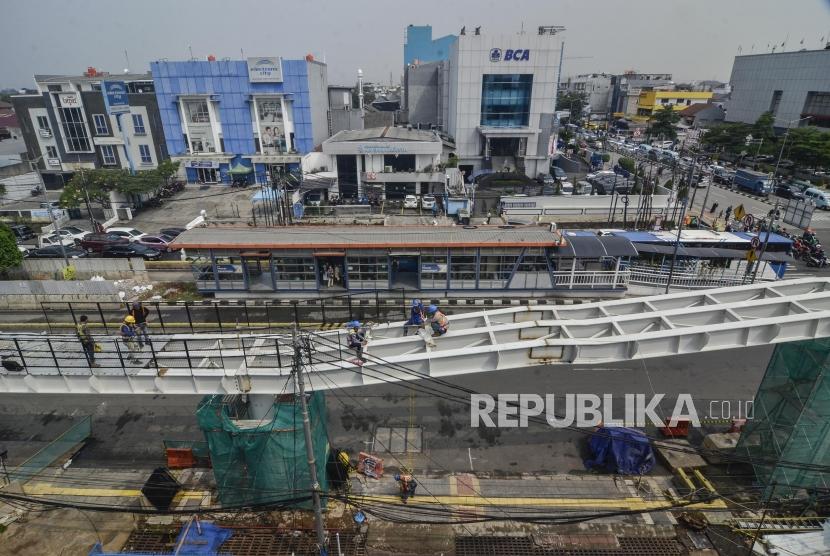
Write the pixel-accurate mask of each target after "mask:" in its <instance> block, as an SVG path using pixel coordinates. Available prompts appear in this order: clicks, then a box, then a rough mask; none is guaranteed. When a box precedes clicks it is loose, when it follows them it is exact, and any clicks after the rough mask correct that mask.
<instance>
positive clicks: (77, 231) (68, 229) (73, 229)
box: [58, 226, 92, 241]
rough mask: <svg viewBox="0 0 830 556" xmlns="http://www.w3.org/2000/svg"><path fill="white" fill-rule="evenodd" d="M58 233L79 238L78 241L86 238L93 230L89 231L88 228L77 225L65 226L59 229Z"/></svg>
mask: <svg viewBox="0 0 830 556" xmlns="http://www.w3.org/2000/svg"><path fill="white" fill-rule="evenodd" d="M58 233H59V234H60V235H62V236H63V237H69V238H72V239H77V240H78V241H80V240H82V239H84V237H86V236H88V235H89V234H91V233H92V232H88V231H86V230H82V229H81V228H78V227H77V226H65V227H63V228H61V229H60V230H58Z"/></svg>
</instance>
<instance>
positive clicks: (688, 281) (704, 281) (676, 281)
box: [627, 265, 752, 290]
mask: <svg viewBox="0 0 830 556" xmlns="http://www.w3.org/2000/svg"><path fill="white" fill-rule="evenodd" d="M627 271H628V273H629V279H628V283H629V284H631V285H637V286H665V285H666V284H668V282H669V273H668V271H666V270H663V269H662V268H661V267H650V266H644V265H632V266H629V267H628V269H627ZM751 283H752V277H751V276H747V275H746V274H744V273H741V274H737V273H733V274H718V273H717V272H716V271H711V272H700V271H698V272H689V271H682V270H681V271H680V272H677V271H675V272H674V274H673V275H672V279H671V286H672V287H673V288H680V289H688V290H693V289H704V288H723V287H728V286H741V285H744V284H751Z"/></svg>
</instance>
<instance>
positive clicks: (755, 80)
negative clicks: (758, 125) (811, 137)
mask: <svg viewBox="0 0 830 556" xmlns="http://www.w3.org/2000/svg"><path fill="white" fill-rule="evenodd" d="M729 81H730V84H731V85H732V95H731V96H730V99H729V101H728V102H727V103H726V120H727V121H730V122H744V123H747V124H751V123H755V120H757V119H758V117H759V116H760V115H761V114H763V113H764V112H767V111H768V110H769V109H770V106H771V103H772V96H773V93H774V91H782V95H781V102H780V103H779V105H778V110H777V112H776V113H775V117H776V118H778V120H777V121H776V122H775V126H776V127H781V128H784V127H787V122H788V121H791V120H797V119H799V118H801V113H802V110H803V109H804V101H805V100H806V99H807V92H808V91H822V92H830V50H811V51H805V52H781V53H779V54H755V55H750V56H736V57H735V61H734V62H733V65H732V77H731V78H730V79H729ZM796 125H797V124H795V123H793V127H796Z"/></svg>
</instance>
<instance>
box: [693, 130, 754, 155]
mask: <svg viewBox="0 0 830 556" xmlns="http://www.w3.org/2000/svg"><path fill="white" fill-rule="evenodd" d="M751 131H752V126H749V125H747V124H742V123H727V124H721V125H716V126H712V127H711V128H709V130H708V131H707V132H706V133H705V134H704V135H703V137H702V138H701V142H702V143H703V145H704V146H705V147H706V148H707V150H710V151H715V152H726V153H731V154H740V153H741V152H742V151H744V150H745V149H746V137H747V135H751Z"/></svg>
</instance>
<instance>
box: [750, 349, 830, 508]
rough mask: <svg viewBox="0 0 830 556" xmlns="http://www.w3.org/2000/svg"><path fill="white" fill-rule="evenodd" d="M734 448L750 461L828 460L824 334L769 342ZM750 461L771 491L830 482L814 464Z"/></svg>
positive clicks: (828, 377) (829, 383) (828, 359)
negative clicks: (808, 467)
mask: <svg viewBox="0 0 830 556" xmlns="http://www.w3.org/2000/svg"><path fill="white" fill-rule="evenodd" d="M737 449H738V453H739V455H743V456H748V457H749V458H751V459H752V460H753V461H758V460H759V459H765V460H773V461H778V462H781V461H785V462H796V463H800V464H816V465H824V466H827V465H830V339H826V338H825V339H820V340H805V341H801V342H792V343H786V344H781V345H779V346H777V347H776V348H775V352H774V353H773V355H772V358H771V359H770V362H769V365H768V366H767V372H766V374H765V375H764V379H763V380H762V381H761V386H760V387H759V388H758V393H757V394H756V395H755V402H754V416H753V418H752V419H750V420H748V421H747V424H746V426H745V427H744V431H743V433H742V434H741V438H740V439H739V441H738V448H737ZM753 467H754V468H755V474H756V476H757V478H758V480H759V482H761V483H762V484H763V485H764V486H765V487H766V492H767V493H768V494H769V493H770V492H771V489H773V488H774V489H775V490H774V493H775V495H776V496H786V495H797V494H798V493H799V492H801V493H807V494H810V493H811V492H812V491H814V490H815V489H816V488H823V489H826V488H828V486H830V474H828V473H822V472H820V471H816V470H805V469H799V468H797V466H789V465H787V466H781V465H760V464H755V465H753Z"/></svg>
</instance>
